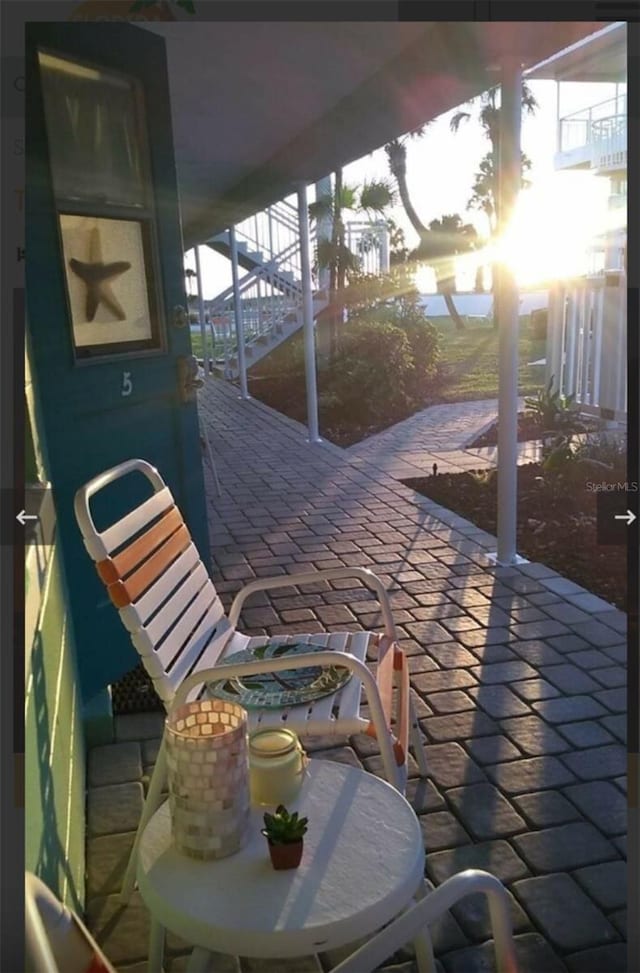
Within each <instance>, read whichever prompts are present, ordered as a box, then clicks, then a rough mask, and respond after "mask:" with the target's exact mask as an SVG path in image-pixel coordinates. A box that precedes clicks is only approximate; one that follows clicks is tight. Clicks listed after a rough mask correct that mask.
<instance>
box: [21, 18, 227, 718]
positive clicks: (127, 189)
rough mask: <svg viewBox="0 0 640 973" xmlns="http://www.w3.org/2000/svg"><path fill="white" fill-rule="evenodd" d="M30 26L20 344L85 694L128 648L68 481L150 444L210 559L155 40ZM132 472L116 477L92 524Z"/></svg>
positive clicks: (122, 29)
mask: <svg viewBox="0 0 640 973" xmlns="http://www.w3.org/2000/svg"><path fill="white" fill-rule="evenodd" d="M26 39H27V43H26V55H27V106H26V156H27V184H26V206H25V210H26V285H27V319H28V320H27V338H28V349H29V357H30V364H31V371H32V375H33V382H34V387H35V389H36V394H37V397H38V405H39V413H40V426H41V430H40V432H41V435H42V438H43V440H44V449H45V453H46V462H47V467H48V469H47V472H48V475H49V477H50V480H51V483H52V488H53V492H54V500H55V505H56V512H57V518H58V520H57V531H58V539H59V542H60V544H61V549H62V554H63V559H64V564H65V571H66V580H67V585H68V598H69V605H70V608H71V617H72V621H73V627H74V634H75V641H76V645H77V651H78V665H79V672H80V680H81V686H82V692H83V697H84V698H85V699H90V698H91V697H92V696H93V695H95V694H96V693H97V692H98V691H100V690H101V689H102V688H103V687H104V686H106V685H107V684H108V683H110V682H112V681H114V680H115V679H117V678H118V677H119V676H121V675H122V674H123V673H125V672H127V671H128V670H129V669H131V668H132V667H133V666H134V665H135V664H136V662H137V655H136V653H135V650H134V649H133V647H132V646H131V643H130V641H129V638H128V635H127V634H126V633H125V631H124V629H123V627H122V625H121V623H120V620H119V618H118V615H117V612H116V610H115V608H113V607H112V605H111V603H110V602H109V601H108V599H107V597H106V592H105V590H104V588H103V586H102V584H101V583H100V582H99V580H98V578H97V575H96V573H95V570H94V568H93V566H92V563H91V561H90V559H89V556H88V554H87V553H86V551H85V549H84V546H83V544H82V541H81V537H80V532H79V530H78V527H77V525H76V522H75V518H74V514H73V498H74V494H75V492H76V490H77V489H78V487H79V486H81V485H82V484H83V483H85V482H86V481H87V480H89V479H90V478H91V477H93V476H95V475H96V474H97V473H99V472H101V471H102V470H105V469H108V468H109V467H111V466H113V465H115V464H116V463H120V462H122V461H123V460H126V459H130V458H133V457H140V458H143V459H146V460H148V461H149V462H151V463H152V464H153V465H154V466H156V467H157V468H158V470H159V471H160V473H161V475H162V476H163V477H164V479H165V480H166V481H167V483H168V484H169V486H170V488H171V490H172V492H173V494H174V496H175V498H176V501H177V503H178V505H179V506H180V508H181V510H182V512H183V515H184V517H185V520H186V521H187V524H188V525H189V528H190V530H191V533H192V536H193V538H194V541H195V543H196V544H197V546H198V548H199V550H200V553H201V555H202V556H203V559H204V560H205V563H208V535H207V525H206V514H205V500H204V486H203V477H202V462H201V453H200V444H199V435H198V423H197V412H196V405H195V402H194V400H193V398H192V399H191V400H187V399H186V397H185V395H184V394H183V389H182V385H183V383H182V382H181V379H180V371H181V368H180V359H181V358H184V357H186V356H189V355H190V354H191V346H190V336H189V328H188V326H186V327H185V322H186V310H185V309H186V296H185V287H184V270H183V253H182V239H181V230H180V223H179V209H178V196H177V186H176V174H175V164H174V155H173V143H172V132H171V116H170V108H169V88H168V78H167V67H166V58H165V48H164V41H163V40H162V39H161V38H160V37H158V36H156V35H154V34H152V33H151V32H149V31H146V30H144V29H141V28H137V27H134V26H132V25H126V24H106V23H99V24H68V23H67V24H30V25H28V26H27V35H26ZM194 124H196V120H194ZM141 486H142V484H138V483H137V482H136V481H135V477H132V478H131V480H130V482H129V483H128V484H127V486H126V488H125V487H124V485H123V486H122V487H121V488H113V489H112V490H111V493H110V495H109V496H105V497H104V498H103V501H102V503H101V505H100V507H98V508H97V510H96V522H97V526H98V527H99V528H100V527H104V526H106V525H107V523H110V522H113V521H114V520H116V519H118V518H119V517H120V516H122V515H123V514H124V513H125V512H126V510H127V509H130V508H131V506H132V505H133V504H134V503H135V502H136V501H137V500H139V499H142V497H143V493H140V495H139V496H138V494H137V492H136V491H137V490H138V489H139V487H141Z"/></svg>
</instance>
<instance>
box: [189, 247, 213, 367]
mask: <svg viewBox="0 0 640 973" xmlns="http://www.w3.org/2000/svg"><path fill="white" fill-rule="evenodd" d="M193 252H194V253H195V255H196V283H197V285H198V315H199V317H200V334H201V335H202V368H203V370H204V377H205V379H207V378H209V356H208V354H207V328H206V325H205V323H204V296H203V294H202V272H201V270H200V247H198V246H196V247H194V248H193Z"/></svg>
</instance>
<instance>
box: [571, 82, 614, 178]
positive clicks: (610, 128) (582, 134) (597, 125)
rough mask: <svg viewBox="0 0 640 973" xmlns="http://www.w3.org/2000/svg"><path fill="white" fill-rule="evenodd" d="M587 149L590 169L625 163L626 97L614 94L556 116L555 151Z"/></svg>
mask: <svg viewBox="0 0 640 973" xmlns="http://www.w3.org/2000/svg"><path fill="white" fill-rule="evenodd" d="M580 149H583V150H584V151H585V152H587V150H589V152H588V153H587V155H588V156H589V162H590V165H591V168H592V169H612V168H622V167H624V166H625V165H626V163H627V97H626V95H624V94H623V95H618V97H617V98H609V99H607V101H602V102H600V103H599V104H597V105H591V106H590V107H589V108H584V109H582V110H581V111H577V112H573V113H572V114H571V115H566V116H565V117H564V118H561V119H559V122H558V152H561V153H562V152H571V153H575V152H576V151H577V150H580Z"/></svg>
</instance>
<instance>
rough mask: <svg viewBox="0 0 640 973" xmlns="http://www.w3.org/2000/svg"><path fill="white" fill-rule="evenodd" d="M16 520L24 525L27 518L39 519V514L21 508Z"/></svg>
mask: <svg viewBox="0 0 640 973" xmlns="http://www.w3.org/2000/svg"><path fill="white" fill-rule="evenodd" d="M16 520H17V521H18V522H19V523H21V524H22V526H23V527H24V525H25V523H26V522H27V520H38V516H37V515H36V514H28V513H26V512H25V511H24V510H21V511H20V513H19V514H17V515H16Z"/></svg>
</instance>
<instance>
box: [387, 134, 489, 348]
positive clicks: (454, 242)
mask: <svg viewBox="0 0 640 973" xmlns="http://www.w3.org/2000/svg"><path fill="white" fill-rule="evenodd" d="M422 131H423V129H416V130H415V131H414V132H411V133H409V135H408V136H405V137H404V138H401V139H393V140H392V141H391V142H388V143H387V144H386V145H385V147H384V150H385V152H386V154H387V160H388V162H389V170H390V172H391V174H392V176H393V177H394V178H395V180H396V183H397V184H398V193H399V195H400V200H401V202H402V205H403V207H404V211H405V213H406V214H407V217H408V219H409V222H410V223H411V225H412V227H413V228H414V230H415V231H416V233H417V234H418V236H419V237H420V243H419V244H418V247H417V249H416V250H415V251H414V252H413V254H412V256H413V257H415V258H416V259H418V260H421V261H423V262H424V263H428V264H430V265H431V266H432V267H434V269H435V271H436V277H437V278H438V290H439V291H440V292H441V293H442V295H443V296H444V300H445V304H446V305H447V311H448V312H449V317H450V318H451V320H452V321H453V323H454V325H455V327H456V330H457V331H463V330H464V327H465V324H464V321H463V320H462V318H461V317H460V314H459V313H458V309H457V307H456V305H455V302H454V299H453V294H454V292H455V272H449V269H448V268H449V266H451V267H453V258H454V256H455V255H456V254H458V253H461V252H465V251H467V250H470V249H474V248H475V245H476V243H475V239H474V240H473V245H471V244H472V235H471V233H470V232H469V231H470V230H471V229H472V228H471V227H470V226H469V224H466V226H464V228H463V223H462V220H461V218H460V217H459V216H458V215H457V214H456V216H455V217H454V216H451V215H448V216H443V217H442V219H440V220H432V221H431V223H430V224H429V226H428V227H427V226H425V224H424V223H423V222H422V220H421V219H420V217H419V216H418V213H417V211H416V209H415V207H414V205H413V203H412V201H411V197H410V196H409V188H408V186H407V146H406V141H407V138H410V137H412V136H415V135H421V134H422ZM474 234H475V231H474ZM445 264H446V267H445ZM443 271H444V273H443Z"/></svg>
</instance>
